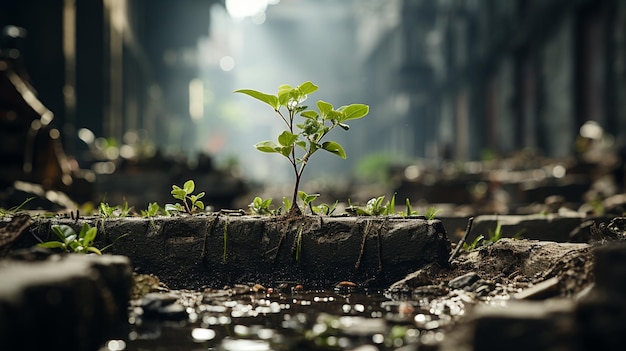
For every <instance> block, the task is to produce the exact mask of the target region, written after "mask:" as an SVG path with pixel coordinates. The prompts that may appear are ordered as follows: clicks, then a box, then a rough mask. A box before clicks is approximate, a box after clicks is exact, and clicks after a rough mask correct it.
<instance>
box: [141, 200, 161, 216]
mask: <svg viewBox="0 0 626 351" xmlns="http://www.w3.org/2000/svg"><path fill="white" fill-rule="evenodd" d="M160 211H161V206H159V204H158V203H156V202H151V203H149V204H148V209H146V210H141V217H143V218H148V217H156V216H157V215H158V214H159V212H160Z"/></svg>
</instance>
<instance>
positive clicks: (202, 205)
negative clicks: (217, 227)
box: [193, 201, 204, 210]
mask: <svg viewBox="0 0 626 351" xmlns="http://www.w3.org/2000/svg"><path fill="white" fill-rule="evenodd" d="M193 205H194V206H196V207H197V208H199V209H201V210H204V202H202V201H196V202H194V203H193Z"/></svg>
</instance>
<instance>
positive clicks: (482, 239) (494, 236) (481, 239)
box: [463, 222, 523, 251]
mask: <svg viewBox="0 0 626 351" xmlns="http://www.w3.org/2000/svg"><path fill="white" fill-rule="evenodd" d="M522 234H523V232H519V233H516V234H515V235H514V236H513V239H516V240H519V239H523V235H522ZM500 239H502V224H501V223H500V222H498V224H496V229H495V230H491V229H488V230H487V235H486V236H485V235H482V234H481V235H478V236H477V237H476V238H474V240H473V241H472V242H471V243H470V244H468V243H463V250H465V251H472V250H474V249H476V248H478V247H480V246H487V245H490V244H493V243H495V242H498V240H500Z"/></svg>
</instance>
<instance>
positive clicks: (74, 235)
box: [65, 234, 77, 245]
mask: <svg viewBox="0 0 626 351" xmlns="http://www.w3.org/2000/svg"><path fill="white" fill-rule="evenodd" d="M76 237H77V235H76V234H72V235H70V236H68V237H66V238H65V244H70V245H71V244H72V242H73V241H76Z"/></svg>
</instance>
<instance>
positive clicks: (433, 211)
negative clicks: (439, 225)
mask: <svg viewBox="0 0 626 351" xmlns="http://www.w3.org/2000/svg"><path fill="white" fill-rule="evenodd" d="M439 211H440V210H439V209H437V208H435V207H429V208H428V210H426V219H428V220H431V219H435V216H436V215H437V213H438V212H439Z"/></svg>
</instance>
